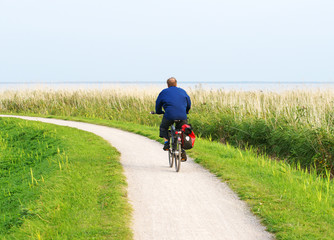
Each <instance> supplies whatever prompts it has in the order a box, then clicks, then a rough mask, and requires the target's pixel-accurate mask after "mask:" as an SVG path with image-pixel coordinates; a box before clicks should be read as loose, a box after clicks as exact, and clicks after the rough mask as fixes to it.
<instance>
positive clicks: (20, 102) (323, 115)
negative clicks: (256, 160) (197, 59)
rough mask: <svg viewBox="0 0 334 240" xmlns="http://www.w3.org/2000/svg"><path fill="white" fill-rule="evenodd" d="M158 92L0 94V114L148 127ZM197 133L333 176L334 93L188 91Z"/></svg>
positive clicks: (154, 119)
mask: <svg viewBox="0 0 334 240" xmlns="http://www.w3.org/2000/svg"><path fill="white" fill-rule="evenodd" d="M160 90H161V89H135V88H131V89H121V88H110V89H105V90H27V91H5V92H2V93H1V94H0V111H1V112H2V113H25V114H29V113H30V114H31V113H34V114H39V115H58V116H74V117H85V118H100V119H109V120H118V121H127V122H136V123H140V124H146V125H158V124H159V123H160V119H159V118H158V117H156V116H151V115H149V114H148V113H149V112H150V111H151V110H154V106H155V100H156V98H157V96H158V94H159V92H160ZM187 92H188V94H189V95H190V97H191V99H192V110H191V114H190V115H189V119H190V121H191V122H192V123H193V126H194V128H195V130H196V133H197V134H199V135H201V136H203V137H209V138H212V139H214V140H218V141H222V142H230V143H231V144H233V145H238V146H242V147H247V146H250V145H251V146H255V147H257V148H258V149H259V151H264V152H267V153H268V154H270V155H271V156H275V157H279V158H284V159H287V160H288V161H289V162H291V163H294V164H296V163H298V162H299V163H300V164H301V166H303V167H305V168H311V167H314V166H316V167H317V169H318V170H319V171H324V170H325V169H327V170H329V171H330V172H331V173H334V169H333V166H334V150H333V144H334V138H333V134H334V133H333V131H334V128H333V121H334V113H333V110H334V109H333V103H334V91H333V90H331V89H327V90H319V89H318V90H291V91H284V92H268V91H267V92H266V91H235V90H222V89H217V90H205V89H202V88H200V87H195V88H192V89H187Z"/></svg>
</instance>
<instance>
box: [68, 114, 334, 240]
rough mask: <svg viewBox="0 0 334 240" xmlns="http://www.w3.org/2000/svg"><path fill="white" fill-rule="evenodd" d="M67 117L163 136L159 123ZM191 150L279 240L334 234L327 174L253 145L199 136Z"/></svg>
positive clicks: (333, 210) (332, 187)
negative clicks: (297, 165)
mask: <svg viewBox="0 0 334 240" xmlns="http://www.w3.org/2000/svg"><path fill="white" fill-rule="evenodd" d="M63 118H64V117H63ZM67 119H71V120H77V121H84V122H90V123H96V124H101V125H106V126H112V127H117V128H121V129H124V130H128V131H132V132H135V133H138V134H142V135H144V136H147V137H149V138H151V139H154V140H159V141H160V139H159V138H158V127H150V126H143V125H140V124H134V123H124V122H118V121H107V120H101V119H85V118H79V117H76V118H73V117H70V118H67ZM188 153H189V154H190V156H192V157H193V158H194V159H195V161H196V162H198V163H200V164H202V165H203V166H204V167H206V168H207V169H209V170H210V171H211V172H213V173H214V174H215V175H216V176H218V177H219V178H221V179H222V181H224V182H227V183H228V184H229V186H230V187H231V188H232V189H233V190H234V191H235V192H237V193H238V195H239V196H240V198H241V199H242V200H244V201H246V202H247V203H248V204H249V206H250V207H251V210H252V211H253V213H254V214H256V215H257V216H259V217H260V219H261V220H262V222H263V224H264V225H265V226H267V228H268V230H269V231H270V232H272V233H274V234H275V236H276V238H277V239H308V240H309V239H328V240H329V239H334V230H333V229H334V208H333V207H334V205H333V204H334V191H333V190H334V184H333V181H332V180H330V179H329V178H324V177H323V176H318V175H317V174H316V173H315V172H313V173H308V172H306V171H305V170H303V169H301V168H299V169H295V168H292V167H291V166H290V165H289V164H286V163H284V162H276V161H272V160H271V159H269V158H267V157H265V156H258V155H257V154H256V153H254V151H252V150H246V151H242V150H239V149H237V148H234V147H232V146H230V145H223V144H220V143H217V142H211V141H208V140H205V139H201V138H199V139H197V142H196V147H195V148H194V149H192V150H191V151H188Z"/></svg>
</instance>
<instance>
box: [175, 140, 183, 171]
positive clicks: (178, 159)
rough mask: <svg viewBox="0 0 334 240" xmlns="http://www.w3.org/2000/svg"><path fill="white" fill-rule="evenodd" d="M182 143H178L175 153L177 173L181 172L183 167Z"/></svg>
mask: <svg viewBox="0 0 334 240" xmlns="http://www.w3.org/2000/svg"><path fill="white" fill-rule="evenodd" d="M181 151H182V150H181V143H178V144H177V146H176V151H175V170H176V172H179V171H180V167H181Z"/></svg>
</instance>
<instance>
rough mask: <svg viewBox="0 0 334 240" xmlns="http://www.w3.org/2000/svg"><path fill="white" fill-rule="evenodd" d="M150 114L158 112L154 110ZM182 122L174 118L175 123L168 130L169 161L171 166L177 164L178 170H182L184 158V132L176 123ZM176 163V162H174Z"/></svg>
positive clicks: (176, 168)
mask: <svg viewBox="0 0 334 240" xmlns="http://www.w3.org/2000/svg"><path fill="white" fill-rule="evenodd" d="M150 114H156V113H155V112H154V111H152V112H150ZM179 122H181V120H174V123H173V124H172V125H171V126H170V128H169V130H168V137H169V144H170V146H169V149H168V161H169V167H171V168H172V167H173V165H174V166H175V170H176V172H179V171H180V167H181V161H182V160H181V159H182V156H181V155H182V139H181V135H182V132H181V130H179V129H176V125H177V124H178V123H179ZM174 163H175V164H174Z"/></svg>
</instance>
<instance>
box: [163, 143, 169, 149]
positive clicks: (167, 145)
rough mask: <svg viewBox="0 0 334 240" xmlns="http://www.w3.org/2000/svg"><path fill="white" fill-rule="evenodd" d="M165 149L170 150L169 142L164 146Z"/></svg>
mask: <svg viewBox="0 0 334 240" xmlns="http://www.w3.org/2000/svg"><path fill="white" fill-rule="evenodd" d="M163 150H164V151H167V150H169V142H165V144H164V147H163Z"/></svg>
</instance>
